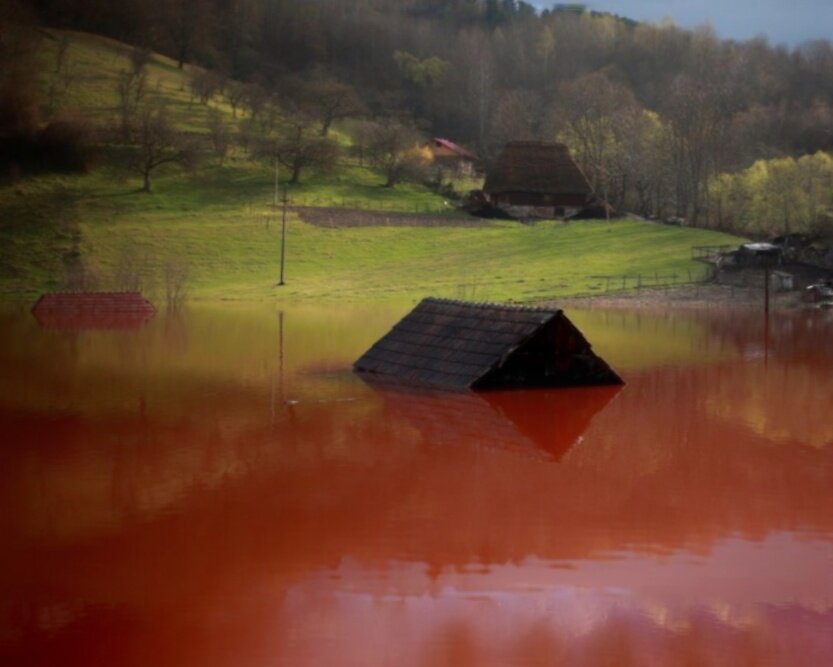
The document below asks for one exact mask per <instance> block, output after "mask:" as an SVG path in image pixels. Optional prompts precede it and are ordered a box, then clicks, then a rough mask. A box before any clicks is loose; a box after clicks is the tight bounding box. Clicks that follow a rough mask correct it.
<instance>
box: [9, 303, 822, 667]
mask: <svg viewBox="0 0 833 667" xmlns="http://www.w3.org/2000/svg"><path fill="white" fill-rule="evenodd" d="M405 310H407V308H395V307H384V308H371V307H334V308H328V309H313V308H301V307H297V308H293V309H287V310H285V311H281V312H279V311H277V310H275V308H274V307H273V306H261V305H258V306H245V307H244V306H227V307H220V306H217V307H214V306H200V307H198V308H196V307H195V308H194V309H193V310H191V311H189V312H188V313H186V314H183V315H178V316H177V315H164V314H160V315H158V316H157V317H156V318H154V319H153V320H152V321H150V322H148V323H147V324H146V325H145V326H144V327H142V328H141V329H136V330H117V331H107V330H72V331H60V330H53V329H49V328H42V327H40V326H39V324H38V322H37V321H36V320H34V318H32V317H31V315H29V314H28V313H26V312H16V311H14V312H4V313H2V314H0V318H2V320H3V326H2V327H0V338H2V342H1V343H0V360H2V366H1V367H2V370H3V373H2V376H1V377H0V424H1V425H2V433H3V438H2V445H0V502H2V508H3V512H2V515H0V530H2V535H3V548H2V550H0V664H2V665H4V666H5V665H11V666H16V665H25V666H27V667H28V666H30V665H33V666H40V665H44V666H45V665H50V666H52V665H62V666H65V665H69V666H75V665H119V666H120V665H127V666H133V665H136V666H139V665H142V666H144V665H162V666H166V665H171V666H174V665H176V666H177V667H179V666H182V665H197V666H203V665H206V666H211V667H213V666H217V667H220V666H222V667H225V666H240V665H245V666H247V667H248V666H256V667H259V666H266V665H281V666H283V665H291V666H293V667H294V666H298V667H307V666H318V665H321V666H327V667H329V666H332V665H348V666H352V665H355V666H362V667H365V666H367V667H375V666H380V667H381V666H388V665H392V666H396V667H399V666H404V667H410V666H414V667H422V666H428V665H431V666H437V665H448V666H449V667H450V666H452V665H453V666H455V667H466V666H469V665H476V666H492V665H494V666H498V665H500V666H518V667H522V666H523V667H526V666H537V665H571V666H573V665H575V666H578V667H583V666H588V667H595V666H601V665H609V666H613V665H615V666H630V665H640V666H641V665H651V666H653V665H656V666H659V667H665V666H668V667H671V666H677V665H726V666H727V667H728V666H735V665H748V666H759V665H760V666H784V667H786V666H792V665H802V667H816V666H818V667H821V666H828V665H830V664H833V574H831V573H833V502H831V501H833V418H831V416H830V411H829V406H830V404H831V399H833V372H831V371H833V352H831V351H830V348H829V346H828V345H827V343H826V341H829V340H830V336H831V334H833V321H832V320H830V318H829V317H828V316H827V315H826V314H825V313H821V312H816V311H813V312H801V313H789V314H783V315H782V314H779V315H778V316H777V317H773V318H772V320H771V322H770V330H769V332H768V335H764V332H763V321H762V318H761V317H759V315H758V314H757V313H750V314H748V315H744V314H738V313H721V312H685V313H673V312H672V313H663V314H647V313H646V314H627V313H616V312H611V313H606V312H594V311H588V312H570V313H569V315H570V317H571V319H572V320H573V321H574V322H575V323H576V324H577V325H578V326H579V327H580V328H581V329H582V330H583V331H584V333H585V334H586V335H587V337H588V339H589V340H590V341H591V342H593V343H594V345H595V347H596V349H597V350H598V351H599V353H600V354H602V355H603V356H604V358H605V359H606V360H608V361H609V362H610V363H611V365H612V366H613V367H614V368H615V369H616V370H617V371H618V372H620V374H621V375H622V376H623V377H624V379H625V381H626V383H627V384H626V385H625V386H624V387H622V388H610V387H604V388H581V389H559V390H543V391H538V390H536V391H514V392H496V393H479V394H472V393H463V394H437V393H426V392H418V391H410V390H405V389H402V388H397V389H390V388H387V389H386V388H381V387H378V386H373V385H368V384H367V383H365V382H364V381H363V380H362V379H361V378H359V377H357V376H355V375H353V374H352V373H351V372H350V370H349V369H350V364H351V362H352V361H353V360H354V359H355V358H356V357H357V356H358V355H359V354H360V353H361V352H363V351H364V350H365V349H366V348H367V346H368V345H369V344H370V343H371V342H372V341H373V340H375V339H376V338H378V336H379V335H381V334H382V333H384V332H385V331H386V330H387V328H388V327H389V326H390V325H391V324H392V323H393V322H395V321H396V320H397V319H398V318H399V317H400V316H401V315H402V314H403V312H404V311H405Z"/></svg>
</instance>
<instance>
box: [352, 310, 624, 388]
mask: <svg viewBox="0 0 833 667" xmlns="http://www.w3.org/2000/svg"><path fill="white" fill-rule="evenodd" d="M353 368H354V370H355V371H357V372H359V373H362V374H364V375H365V377H367V378H368V379H379V380H382V381H386V380H387V381H393V382H398V383H406V384H415V385H422V386H434V387H440V388H444V389H453V390H465V389H498V388H511V387H561V386H576V385H615V384H622V379H621V378H620V377H619V376H618V375H617V374H616V373H615V372H614V371H613V370H612V369H611V368H610V366H608V365H607V363H605V361H604V360H603V359H601V358H600V357H598V356H597V355H596V354H595V353H594V352H593V350H592V348H591V346H590V343H589V342H588V341H587V339H586V338H585V337H584V336H583V335H582V334H581V332H580V331H579V330H578V329H577V328H576V327H575V326H574V325H573V323H572V322H570V320H569V319H567V316H566V315H564V313H563V311H561V310H559V309H556V308H533V307H528V306H511V305H499V304H490V303H470V302H466V301H454V300H450V299H435V298H427V299H423V300H422V301H421V302H420V303H419V305H417V307H416V308H414V310H412V311H411V312H410V313H409V314H408V315H406V316H405V317H404V318H403V319H402V320H401V321H400V322H399V323H397V324H396V325H395V326H394V327H393V329H392V330H391V331H390V332H388V333H387V334H386V335H385V336H383V337H382V338H381V339H379V340H378V341H377V342H376V343H375V344H374V345H373V346H372V347H371V348H370V349H369V350H368V351H367V352H365V353H364V355H362V357H361V358H360V359H359V360H358V361H356V363H355V364H354V365H353Z"/></svg>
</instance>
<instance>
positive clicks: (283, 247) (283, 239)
mask: <svg viewBox="0 0 833 667" xmlns="http://www.w3.org/2000/svg"><path fill="white" fill-rule="evenodd" d="M281 201H282V202H283V212H282V213H281V277H280V280H278V284H277V285H275V287H281V286H282V285H285V284H286V283H285V282H284V279H283V276H284V272H283V269H284V262H285V259H286V205H287V203H288V202H289V196H288V194H287V186H286V185H284V186H283V199H282V200H281Z"/></svg>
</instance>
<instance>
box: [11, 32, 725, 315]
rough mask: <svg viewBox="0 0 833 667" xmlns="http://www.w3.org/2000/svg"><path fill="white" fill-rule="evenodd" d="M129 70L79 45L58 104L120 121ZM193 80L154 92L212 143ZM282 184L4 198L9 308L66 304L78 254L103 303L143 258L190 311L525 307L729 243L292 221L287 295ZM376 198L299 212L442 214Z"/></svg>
mask: <svg viewBox="0 0 833 667" xmlns="http://www.w3.org/2000/svg"><path fill="white" fill-rule="evenodd" d="M48 48H52V46H51V45H49V44H47V52H46V54H45V57H46V58H48V57H49V54H48ZM125 54H126V51H125V48H124V47H123V45H120V44H118V43H116V42H112V41H110V40H105V39H101V38H98V37H93V36H89V35H81V36H78V35H75V36H74V42H73V46H72V47H71V49H70V58H71V59H72V62H73V67H75V72H76V73H77V78H76V81H75V82H74V83H73V85H72V86H71V87H70V89H69V90H68V91H66V93H65V96H64V97H63V98H59V104H61V105H75V106H80V107H82V108H83V109H84V110H85V113H87V114H89V115H91V116H95V117H97V118H99V119H101V120H105V119H107V118H109V117H110V116H111V114H112V111H111V110H110V109H111V107H112V105H113V104H114V103H115V97H114V95H113V94H112V93H111V91H112V90H113V87H114V85H115V83H114V82H115V78H116V76H117V73H118V71H119V70H120V69H122V68H124V67H126V66H127V60H126V55H125ZM183 77H184V75H183V73H182V72H180V71H179V70H177V69H176V68H175V66H174V64H173V63H172V62H171V61H169V60H167V59H165V58H161V57H155V58H154V60H153V62H152V64H151V66H150V77H149V78H150V82H151V87H152V89H153V90H155V91H157V94H159V95H162V96H164V97H165V98H166V99H167V100H168V101H169V103H170V105H171V108H172V110H173V111H174V113H175V114H176V116H177V117H178V118H179V119H180V122H181V124H182V126H183V127H187V128H188V129H190V130H191V131H200V130H204V127H205V118H206V109H205V107H201V106H200V105H198V104H192V103H191V102H190V101H189V95H188V93H187V92H186V91H185V79H184V78H183ZM218 108H220V109H221V110H225V111H226V112H228V109H225V108H224V107H223V106H222V105H219V106H218ZM228 113H230V112H228ZM229 118H230V116H229ZM272 178H273V174H272V172H271V170H270V169H269V168H268V167H267V166H265V165H257V164H253V163H251V162H249V161H248V160H247V159H245V158H244V157H243V156H236V158H235V157H234V156H233V158H232V159H231V160H229V161H228V163H227V165H226V166H225V167H222V168H221V167H219V166H217V165H215V164H208V163H207V164H205V165H204V166H203V167H201V168H200V169H199V170H197V171H195V172H193V173H190V174H179V173H176V172H175V171H170V172H167V173H163V174H160V177H159V178H158V179H157V182H156V193H155V194H153V195H143V194H140V193H138V192H137V191H136V188H137V187H138V185H139V182H138V179H136V177H135V176H134V175H132V174H130V173H129V172H126V171H124V170H123V169H122V168H119V167H118V166H112V167H107V168H99V169H97V170H95V171H94V172H93V173H91V174H89V175H85V176H72V177H55V176H52V177H43V178H36V179H29V180H26V181H24V182H22V183H20V184H18V185H16V186H14V187H12V188H5V189H0V295H2V296H5V297H11V296H20V297H24V298H31V297H33V296H35V295H36V294H37V293H39V292H41V291H43V290H46V289H56V288H60V287H61V284H62V281H63V279H64V274H65V270H64V266H65V263H66V258H68V257H70V256H71V255H72V253H73V252H75V251H78V252H80V253H81V256H82V257H83V259H84V262H85V264H86V266H87V268H88V269H90V270H91V271H93V272H94V273H95V275H96V276H97V277H98V279H99V285H100V286H101V287H102V288H115V287H118V284H117V282H116V280H115V278H114V276H115V274H117V273H118V269H119V265H120V264H123V263H124V260H123V258H124V257H126V256H132V257H133V259H132V261H133V263H134V264H136V263H138V265H139V266H140V267H141V269H142V271H143V272H144V273H145V274H146V275H145V285H146V289H148V290H149V291H153V281H154V280H156V281H157V288H158V280H159V279H158V276H159V275H160V274H161V272H162V266H163V265H164V264H165V263H166V262H168V261H170V260H177V261H180V260H187V262H188V263H189V264H190V266H191V273H192V279H191V284H190V291H191V293H192V295H193V296H195V297H200V298H209V299H218V298H270V297H273V296H275V295H280V296H282V297H290V298H293V297H294V298H307V297H316V298H332V299H339V300H342V299H349V300H365V299H374V300H376V299H382V300H412V299H415V298H418V297H419V296H422V295H424V294H434V295H441V296H451V297H464V298H474V299H516V300H530V299H535V298H542V297H552V296H559V295H566V294H576V293H587V292H592V291H595V290H598V289H599V288H600V287H602V286H603V285H604V281H600V280H599V279H598V278H596V276H600V275H618V274H625V273H627V274H633V275H635V274H637V273H642V274H646V275H647V274H651V275H653V274H654V273H655V272H659V273H661V274H666V275H667V274H670V273H676V274H677V275H679V276H687V275H688V272H689V271H693V272H702V270H703V269H702V266H700V265H698V264H695V263H693V262H691V261H690V259H689V255H690V247H691V246H692V245H706V244H718V243H726V242H731V239H730V238H729V237H726V236H725V235H721V234H717V233H714V232H708V231H704V230H691V229H681V228H671V227H663V226H658V225H654V224H650V223H643V222H636V221H620V222H615V223H613V224H607V223H604V222H582V223H575V224H572V225H563V224H558V223H541V224H538V225H535V226H524V225H519V224H517V223H505V222H495V223H492V224H490V225H489V226H487V227H484V228H459V227H453V228H452V227H449V228H430V229H429V228H399V229H397V228H392V227H385V228H349V229H321V228H317V227H313V226H310V225H307V224H304V223H302V222H300V221H299V220H298V219H297V218H295V217H294V216H293V215H291V214H290V216H289V231H288V237H287V242H288V246H287V285H286V286H285V287H283V288H281V289H280V290H278V289H276V288H275V287H274V283H275V281H276V278H277V274H278V254H279V239H280V225H279V220H280V217H279V213H278V212H277V211H275V210H273V209H271V207H270V206H269V203H270V202H271V198H272ZM379 182H380V179H379V177H378V175H376V174H373V173H372V172H370V171H369V170H367V169H364V168H360V167H358V166H355V165H353V166H349V167H347V168H345V169H343V170H341V171H339V172H337V174H336V175H332V176H322V175H315V176H312V177H310V178H308V179H307V180H306V182H305V184H304V185H302V186H300V187H298V188H297V189H296V190H295V191H293V192H291V193H290V196H291V197H292V198H294V199H295V200H296V201H298V202H299V203H317V204H320V205H340V204H341V203H342V202H344V203H346V204H348V205H352V204H359V205H361V206H364V207H367V208H381V209H386V210H390V209H399V210H426V209H433V210H438V211H439V210H443V208H444V203H443V201H442V199H441V198H440V197H438V196H437V195H435V194H433V193H431V192H430V191H428V190H426V189H425V188H422V187H420V186H402V187H398V188H397V189H396V190H388V189H383V188H380V187H378V183H379Z"/></svg>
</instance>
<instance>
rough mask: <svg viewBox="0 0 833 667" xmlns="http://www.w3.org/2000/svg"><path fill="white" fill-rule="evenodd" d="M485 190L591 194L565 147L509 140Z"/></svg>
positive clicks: (492, 170)
mask: <svg viewBox="0 0 833 667" xmlns="http://www.w3.org/2000/svg"><path fill="white" fill-rule="evenodd" d="M483 190H484V191H486V192H488V193H489V194H498V193H501V192H532V193H536V194H556V195H565V194H580V195H589V194H591V188H590V184H589V183H588V182H587V178H586V177H585V176H584V174H583V173H582V171H581V169H579V167H578V165H577V164H576V163H575V161H574V160H573V158H572V156H571V155H570V150H569V149H568V148H567V146H565V145H564V144H559V143H555V142H546V141H510V142H509V143H508V144H506V145H505V146H504V147H503V150H502V151H501V152H500V155H499V156H498V158H497V161H496V162H495V164H494V166H493V167H492V168H491V169H490V170H489V173H488V174H487V175H486V183H485V184H484V185H483Z"/></svg>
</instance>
